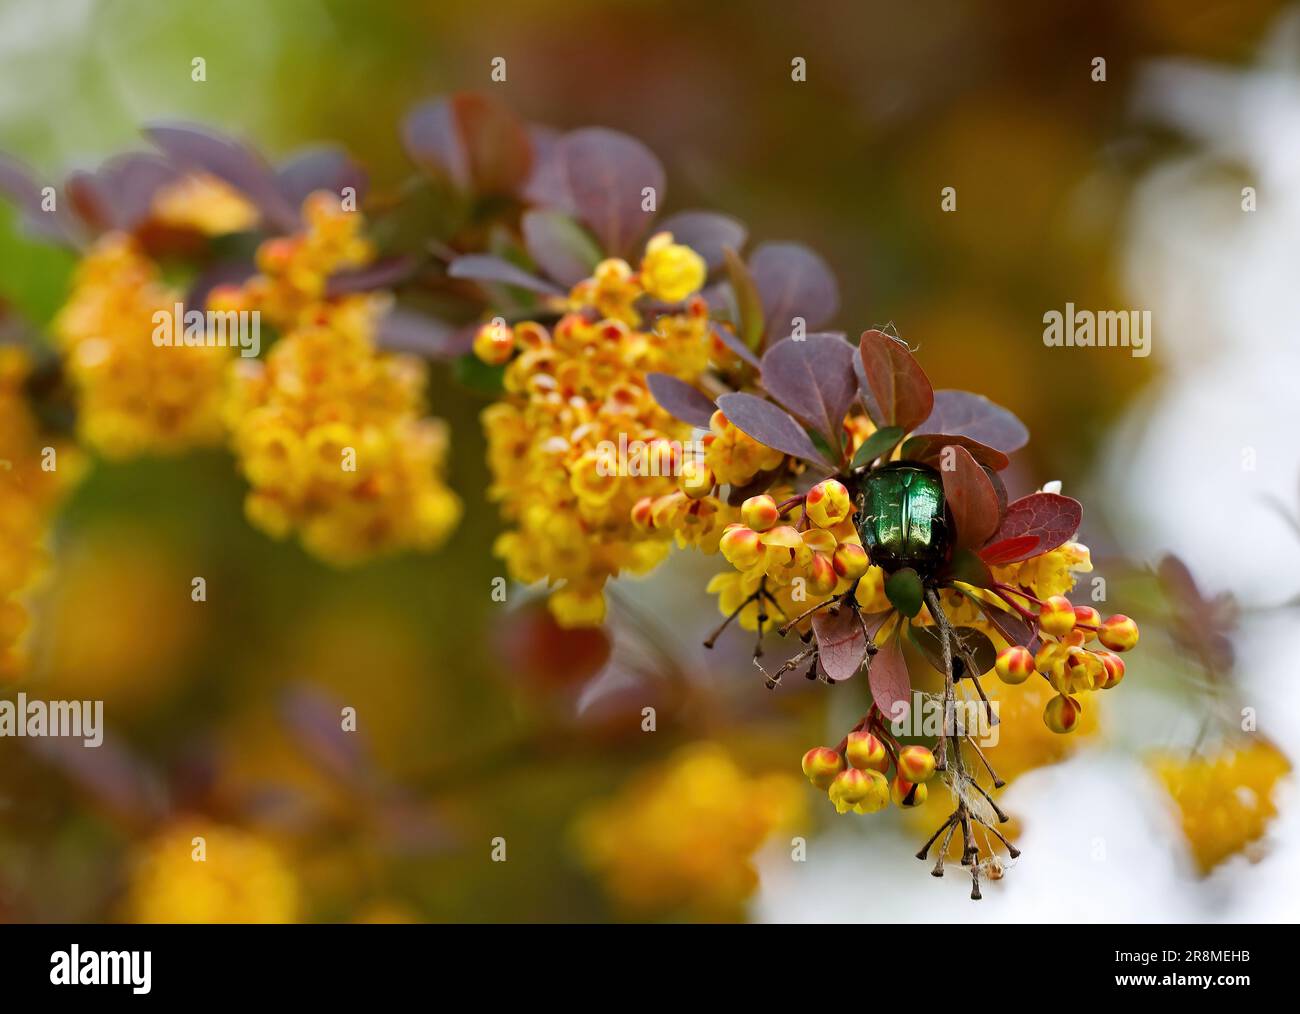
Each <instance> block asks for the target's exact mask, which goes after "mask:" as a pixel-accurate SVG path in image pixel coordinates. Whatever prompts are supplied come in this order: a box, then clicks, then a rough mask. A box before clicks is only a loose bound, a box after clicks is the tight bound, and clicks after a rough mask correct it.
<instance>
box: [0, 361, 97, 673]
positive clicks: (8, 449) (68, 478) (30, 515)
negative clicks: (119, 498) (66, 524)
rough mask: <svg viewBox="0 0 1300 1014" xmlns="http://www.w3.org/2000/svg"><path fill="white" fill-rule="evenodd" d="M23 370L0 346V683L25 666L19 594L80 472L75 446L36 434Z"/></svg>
mask: <svg viewBox="0 0 1300 1014" xmlns="http://www.w3.org/2000/svg"><path fill="white" fill-rule="evenodd" d="M28 370H29V364H28V360H27V356H26V354H25V353H24V352H23V351H22V350H21V349H19V348H17V347H15V346H5V345H0V684H4V683H7V682H9V681H11V680H14V679H16V678H18V677H19V676H20V675H22V673H23V672H24V671H25V669H26V658H25V652H24V640H25V635H26V633H27V626H28V619H29V618H28V615H27V610H26V608H25V607H24V606H23V604H22V601H21V598H22V595H23V594H24V593H25V592H27V591H28V590H30V588H31V586H32V584H33V583H34V582H35V581H36V579H37V578H38V577H39V576H40V574H41V571H42V570H43V569H44V567H45V563H46V552H45V548H44V539H45V533H46V529H47V528H48V526H49V520H50V515H51V514H52V512H53V510H54V507H55V506H56V504H57V503H58V501H59V500H60V499H61V498H62V496H63V494H64V493H65V492H66V491H67V489H68V488H69V487H70V486H72V485H73V484H74V483H75V481H76V477H77V474H78V472H79V471H80V461H79V459H78V458H77V457H76V452H75V451H74V450H72V449H71V448H65V447H62V446H60V445H58V444H55V443H46V442H45V441H44V440H42V439H41V436H40V433H39V432H38V429H37V426H36V422H35V420H34V419H33V418H32V415H31V412H30V411H29V410H28V407H27V402H26V400H25V398H24V396H23V385H24V383H25V382H26V380H27V376H28ZM46 448H48V450H47V449H46Z"/></svg>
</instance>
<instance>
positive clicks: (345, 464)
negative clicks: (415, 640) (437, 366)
mask: <svg viewBox="0 0 1300 1014" xmlns="http://www.w3.org/2000/svg"><path fill="white" fill-rule="evenodd" d="M377 312H378V310H377V307H376V304H375V302H374V300H373V299H372V298H371V297H366V296H356V297H351V298H348V299H344V300H341V301H338V302H335V303H329V304H320V305H319V306H318V308H317V310H316V311H315V314H314V316H313V317H312V319H311V320H310V321H308V320H306V319H304V320H302V321H301V322H300V324H299V326H298V327H297V328H296V329H295V330H293V331H290V332H289V333H288V334H286V335H285V336H284V337H283V338H281V339H280V340H279V341H278V342H277V343H276V344H275V346H274V347H273V348H272V349H271V351H270V353H269V354H268V355H267V356H266V358H265V360H264V361H263V360H242V361H240V362H239V363H238V365H237V367H236V382H235V384H234V389H233V391H232V394H231V398H230V402H229V404H228V406H227V417H228V419H229V424H230V428H231V433H232V442H233V445H234V448H235V453H236V455H237V456H238V458H239V465H240V468H241V469H242V470H243V472H244V475H245V476H246V477H247V478H248V481H249V483H250V484H251V485H252V489H251V490H250V491H249V493H248V496H247V498H246V500H245V510H246V513H247V515H248V518H249V521H250V522H251V523H252V524H254V525H256V526H257V527H258V528H260V529H262V530H263V531H264V532H266V533H267V534H269V535H271V536H272V537H273V538H283V537H285V536H287V535H288V534H290V533H291V532H294V531H296V532H298V533H299V535H300V537H301V539H302V543H303V545H304V546H305V547H306V548H307V550H308V551H309V552H311V553H313V554H315V555H316V556H318V557H320V558H321V559H323V560H325V561H327V562H329V563H333V564H336V565H339V566H345V565H350V564H355V563H359V562H362V561H364V560H367V559H370V558H372V557H374V556H379V555H383V554H385V553H391V552H395V551H398V550H405V549H423V550H427V549H433V548H435V547H437V546H438V545H440V544H441V543H442V541H443V540H444V539H445V538H446V537H447V536H448V535H449V534H450V532H451V530H452V529H453V528H454V527H455V526H456V524H457V522H458V521H459V520H460V512H461V506H460V500H459V499H458V498H457V497H456V495H455V494H454V493H452V492H451V490H449V489H448V488H447V486H446V485H444V483H443V481H442V470H443V466H444V463H445V460H446V456H447V443H448V438H447V428H446V425H445V424H444V423H443V422H442V421H441V420H438V419H433V418H429V417H427V416H423V415H422V414H421V413H422V409H423V397H424V383H425V371H424V367H423V366H422V364H420V363H419V361H417V360H415V359H413V358H410V357H407V356H399V355H389V354H385V353H381V352H379V351H378V350H376V349H375V347H374V342H373V334H374V321H375V314H376V313H377Z"/></svg>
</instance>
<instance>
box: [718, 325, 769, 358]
mask: <svg viewBox="0 0 1300 1014" xmlns="http://www.w3.org/2000/svg"><path fill="white" fill-rule="evenodd" d="M709 326H710V328H711V329H712V331H713V336H714V337H715V338H717V339H718V341H720V342H722V344H723V345H725V346H726V347H727V348H728V349H729V350H730V351H731V352H732V353H733V354H734V355H735V356H736V357H737V358H738V359H740V361H741V362H743V363H745V364H747V365H749V366H752V367H753V368H754V369H756V370H757V369H761V368H762V363H760V362H759V360H758V356H756V355H754V353H753V352H752V351H751V350H750V348H749V346H748V345H746V344H745V343H744V342H742V341H741V340H740V339H739V338H737V337H736V335H735V333H734V332H733V331H731V330H729V329H728V328H726V327H724V326H723V325H722V324H719V323H718V322H717V321H714V322H713V323H712V324H710V325H709Z"/></svg>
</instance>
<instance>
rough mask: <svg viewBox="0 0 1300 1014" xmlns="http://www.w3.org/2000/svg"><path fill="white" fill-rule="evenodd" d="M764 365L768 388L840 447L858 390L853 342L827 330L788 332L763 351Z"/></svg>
mask: <svg viewBox="0 0 1300 1014" xmlns="http://www.w3.org/2000/svg"><path fill="white" fill-rule="evenodd" d="M762 370H763V386H764V387H766V388H767V392H768V393H769V394H770V395H771V396H772V397H773V398H775V399H776V400H777V401H779V402H780V403H781V404H782V405H784V406H785V407H786V408H788V409H789V410H790V411H791V412H793V413H794V414H795V415H797V416H798V417H799V418H800V419H802V420H803V421H804V422H805V423H807V424H808V425H809V426H811V427H813V428H814V429H815V430H817V431H818V432H819V433H821V435H822V436H824V437H825V438H826V440H827V442H828V443H829V444H830V445H831V447H832V448H836V449H838V448H839V447H840V445H841V444H842V443H843V440H844V416H845V414H846V413H847V412H848V410H849V406H850V405H852V404H853V398H854V396H855V395H856V394H857V381H856V378H855V377H854V376H853V346H852V345H850V344H849V343H848V342H846V341H844V339H843V338H838V337H835V336H833V335H827V334H810V335H808V336H807V337H806V338H803V339H795V338H786V339H783V340H782V341H779V342H777V343H776V344H775V345H773V346H772V347H771V348H769V349H768V350H767V352H765V353H764V354H763V366H762Z"/></svg>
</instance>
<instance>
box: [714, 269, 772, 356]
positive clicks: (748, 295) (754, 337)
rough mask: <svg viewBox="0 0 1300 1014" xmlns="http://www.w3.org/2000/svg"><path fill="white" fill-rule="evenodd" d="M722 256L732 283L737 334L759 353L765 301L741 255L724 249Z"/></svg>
mask: <svg viewBox="0 0 1300 1014" xmlns="http://www.w3.org/2000/svg"><path fill="white" fill-rule="evenodd" d="M722 256H723V257H724V258H725V259H726V263H727V279H728V280H729V281H730V282H731V293H732V296H733V298H734V299H735V302H736V315H737V317H738V318H739V319H738V320H737V321H736V333H737V334H738V335H740V340H741V341H743V342H744V343H745V344H746V345H747V346H748V347H749V348H751V349H753V350H754V351H755V352H757V351H759V350H760V349H761V348H762V347H763V327H764V324H763V301H762V300H761V299H760V298H759V295H758V288H757V287H756V286H755V285H754V277H753V276H752V275H751V274H750V273H749V268H747V267H746V266H745V262H744V261H742V260H741V259H740V254H738V253H736V251H735V250H733V249H731V247H724V248H723V251H722Z"/></svg>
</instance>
